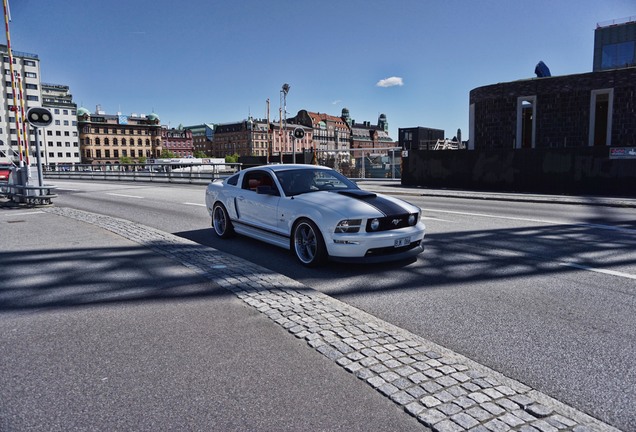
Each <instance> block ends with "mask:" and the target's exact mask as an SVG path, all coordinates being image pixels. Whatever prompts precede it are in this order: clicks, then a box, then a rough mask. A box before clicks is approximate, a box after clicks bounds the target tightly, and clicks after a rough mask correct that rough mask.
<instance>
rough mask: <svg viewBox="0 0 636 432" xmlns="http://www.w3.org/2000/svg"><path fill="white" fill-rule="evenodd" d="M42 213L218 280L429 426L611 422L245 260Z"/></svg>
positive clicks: (442, 429) (159, 236)
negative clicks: (116, 237) (94, 228)
mask: <svg viewBox="0 0 636 432" xmlns="http://www.w3.org/2000/svg"><path fill="white" fill-rule="evenodd" d="M42 211H44V212H48V213H52V214H56V215H59V216H64V217H68V218H72V219H74V220H78V221H82V222H85V223H89V224H92V225H94V226H97V227H100V228H102V229H106V230H108V231H111V232H113V233H116V234H118V235H121V236H123V237H125V238H126V239H128V240H130V241H133V242H136V243H138V244H140V245H143V246H145V247H148V248H149V249H151V250H152V251H154V252H156V253H158V254H161V255H163V256H166V257H168V258H171V259H174V260H176V261H177V262H179V263H181V264H183V265H184V266H186V267H188V268H190V269H191V270H193V271H194V272H196V273H198V274H200V275H202V276H204V277H206V278H207V279H209V280H211V281H212V282H215V283H217V284H219V285H221V286H223V287H224V288H226V289H227V290H229V291H230V292H232V293H234V294H235V295H236V296H237V297H238V298H239V299H241V300H242V301H244V302H245V303H246V304H247V305H250V306H251V307H253V308H255V309H257V310H258V311H259V312H261V313H263V314H265V315H266V316H267V317H269V318H270V319H271V320H272V321H274V322H275V323H277V324H278V325H280V326H281V327H283V328H284V329H285V330H287V331H288V332H289V333H290V334H292V335H294V336H295V337H296V338H299V339H303V340H305V341H306V342H307V345H308V346H309V347H311V348H313V349H315V350H316V351H317V352H319V353H321V354H322V355H324V356H326V357H327V358H329V359H330V360H332V361H333V362H334V363H336V364H337V365H339V366H340V367H342V368H344V369H345V370H347V371H348V372H350V373H351V374H352V375H353V376H355V377H357V378H358V379H361V380H364V381H365V382H367V383H368V384H369V386H370V387H371V388H373V389H375V390H376V391H379V392H380V393H381V394H383V395H384V396H386V397H387V398H390V399H391V400H392V401H393V402H394V403H396V404H397V405H398V406H399V407H401V408H402V409H403V410H404V411H405V412H406V413H408V414H410V415H412V416H414V417H416V418H417V419H418V420H419V421H420V423H422V424H423V425H424V426H426V427H429V428H430V429H432V430H434V431H438V432H447V431H448V432H461V431H475V432H479V431H507V430H511V431H522V432H536V431H540V432H552V431H554V432H556V431H573V432H585V431H598V432H601V431H603V432H604V431H608V432H609V431H617V430H618V429H616V428H614V427H612V426H610V425H607V424H605V423H603V422H601V421H599V420H597V419H594V418H592V417H591V416H589V415H587V414H585V413H583V412H581V411H578V410H576V409H574V408H572V407H569V406H567V405H565V404H562V403H560V402H559V401H557V400H555V399H553V398H551V397H549V396H547V395H545V394H542V393H541V392H538V391H536V390H534V389H532V388H530V387H528V386H526V385H524V384H523V383H520V382H518V381H515V380H513V379H511V378H508V377H506V376H504V375H502V374H500V373H498V372H496V371H494V370H492V369H489V368H487V367H485V366H483V365H480V364H478V363H476V362H474V361H472V360H470V359H468V358H466V357H464V356H462V355H460V354H457V353H455V352H452V351H450V350H448V349H446V348H444V347H441V346H439V345H436V344H434V343H432V342H430V341H427V340H425V339H423V338H421V337H419V336H417V335H414V334H412V333H410V332H408V331H406V330H404V329H401V328H399V327H396V326H393V325H391V324H390V323H387V322H384V321H382V320H380V319H378V318H376V317H374V316H372V315H369V314H367V313H365V312H363V311H361V310H358V309H356V308H353V307H351V306H349V305H347V304H345V303H342V302H340V301H338V300H336V299H333V298H331V297H329V296H327V295H325V294H322V293H320V292H317V291H315V290H313V289H311V288H309V287H306V286H304V285H302V284H300V283H299V282H297V281H295V280H292V279H290V278H287V277H285V276H283V275H280V274H277V273H274V272H272V271H270V270H268V269H265V268H263V267H260V266H258V265H255V264H253V263H251V262H249V261H246V260H243V259H240V258H237V257H233V256H230V255H228V254H225V253H222V252H220V251H218V250H216V249H214V248H211V247H208V246H204V245H200V244H197V243H195V242H192V241H190V240H187V239H183V238H180V237H177V236H175V235H172V234H170V233H166V232H163V231H160V230H156V229H153V228H150V227H147V226H144V225H141V224H137V223H133V222H130V221H127V220H124V219H118V218H114V217H110V216H103V215H99V214H95V213H89V212H84V211H80V210H75V209H70V208H62V207H49V208H43V209H42Z"/></svg>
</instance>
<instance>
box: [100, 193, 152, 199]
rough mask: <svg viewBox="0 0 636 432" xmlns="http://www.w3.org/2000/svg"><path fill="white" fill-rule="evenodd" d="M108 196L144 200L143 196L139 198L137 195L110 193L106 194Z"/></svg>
mask: <svg viewBox="0 0 636 432" xmlns="http://www.w3.org/2000/svg"><path fill="white" fill-rule="evenodd" d="M106 195H112V196H119V197H126V198H141V199H143V197H142V196H137V195H126V194H118V193H108V192H107V193H106Z"/></svg>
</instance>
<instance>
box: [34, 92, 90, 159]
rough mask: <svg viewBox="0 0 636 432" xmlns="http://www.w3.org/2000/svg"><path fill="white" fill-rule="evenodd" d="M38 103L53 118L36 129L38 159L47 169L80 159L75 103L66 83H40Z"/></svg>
mask: <svg viewBox="0 0 636 432" xmlns="http://www.w3.org/2000/svg"><path fill="white" fill-rule="evenodd" d="M41 90H42V106H43V107H44V108H47V109H48V110H49V111H51V114H52V115H53V122H52V123H51V124H50V125H49V126H47V127H45V128H42V131H41V132H40V133H41V134H42V135H41V136H40V141H41V145H42V146H43V147H42V148H41V151H43V153H44V155H43V158H42V162H43V163H44V164H46V165H47V166H48V167H50V168H51V169H55V168H56V167H58V166H60V165H74V164H78V163H80V162H81V155H80V147H79V133H78V130H77V105H76V104H75V102H73V96H72V95H71V93H70V89H69V87H68V86H66V85H60V84H47V83H42V84H41Z"/></svg>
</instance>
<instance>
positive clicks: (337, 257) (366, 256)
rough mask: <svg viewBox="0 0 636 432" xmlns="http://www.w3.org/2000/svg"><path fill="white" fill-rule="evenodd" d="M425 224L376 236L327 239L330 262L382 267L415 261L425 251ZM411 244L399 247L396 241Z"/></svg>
mask: <svg viewBox="0 0 636 432" xmlns="http://www.w3.org/2000/svg"><path fill="white" fill-rule="evenodd" d="M424 232H425V227H424V224H422V223H418V224H417V225H415V226H413V227H409V228H403V229H397V230H391V231H382V232H376V233H358V234H339V235H333V236H331V238H328V239H325V242H326V243H327V244H326V246H327V253H328V254H329V259H331V260H332V261H339V262H362V263H365V262H366V263H379V262H390V261H399V260H404V259H408V258H412V257H414V256H416V255H418V254H420V253H422V252H423V251H424V248H423V245H422V241H423V239H424ZM406 238H408V239H409V240H408V244H406V245H403V244H400V245H399V246H398V247H396V241H398V242H403V240H404V239H406Z"/></svg>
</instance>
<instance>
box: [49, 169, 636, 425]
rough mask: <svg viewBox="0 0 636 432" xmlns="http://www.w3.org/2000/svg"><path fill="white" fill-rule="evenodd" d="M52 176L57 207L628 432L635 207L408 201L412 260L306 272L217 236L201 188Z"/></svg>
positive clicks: (632, 398) (635, 387)
mask: <svg viewBox="0 0 636 432" xmlns="http://www.w3.org/2000/svg"><path fill="white" fill-rule="evenodd" d="M56 184H58V186H59V190H58V194H59V198H58V199H56V201H55V204H56V205H58V206H69V207H74V208H78V209H82V210H88V211H92V212H97V213H103V214H108V215H112V216H116V217H120V218H125V219H129V220H133V221H136V222H140V223H143V224H145V225H149V226H152V227H156V228H158V229H161V230H165V231H168V232H171V233H175V234H178V235H180V236H182V237H185V238H188V239H191V240H195V241H197V242H199V243H202V244H206V245H210V246H212V247H215V248H217V249H219V250H222V251H224V252H227V253H230V254H234V255H237V256H239V257H242V258H245V259H247V260H249V261H252V262H255V263H257V264H259V265H262V266H264V267H267V268H270V269H272V270H274V271H276V272H279V273H281V274H284V275H286V276H289V277H291V278H294V279H296V280H298V281H300V282H302V283H303V284H305V285H308V286H310V287H312V288H314V289H316V290H319V291H322V292H324V293H326V294H328V295H331V296H333V297H335V298H338V299H339V300H342V301H345V302H347V303H349V304H351V305H353V306H355V307H357V308H359V309H362V310H364V311H366V312H369V313H371V314H373V315H375V316H377V317H379V318H381V319H383V320H385V321H388V322H390V323H392V324H395V325H398V326H400V327H402V328H405V329H407V330H409V331H411V332H413V333H415V334H418V335H420V336H422V337H424V338H427V339H429V340H432V341H433V342H436V343H438V344H440V345H442V346H445V347H447V348H449V349H452V350H454V351H456V352H458V353H460V354H463V355H466V356H467V357H469V358H471V359H473V360H475V361H477V362H480V363H482V364H484V365H486V366H489V367H491V368H493V369H495V370H497V371H499V372H501V373H504V374H505V375H508V376H510V377H512V378H514V379H517V380H519V381H521V382H523V383H525V384H527V385H530V386H532V387H534V388H536V389H537V390H540V391H542V392H544V393H546V394H548V395H550V396H552V397H555V398H556V399H559V400H561V401H563V402H565V403H567V404H569V405H572V406H574V407H576V408H578V409H580V410H582V411H584V412H587V413H588V414H590V415H592V416H594V417H597V418H599V419H601V420H603V421H605V422H607V423H609V424H612V425H614V426H616V427H618V428H620V429H623V430H635V429H636V365H635V364H634V362H633V355H634V353H636V330H635V329H636V313H635V311H636V301H635V293H636V217H634V213H635V212H634V209H624V208H612V207H603V206H578V205H577V206H573V205H560V204H539V203H523V202H507V201H476V200H468V199H457V198H439V197H417V196H409V197H408V200H409V201H411V202H413V203H415V204H417V205H419V206H421V207H422V208H423V209H424V217H425V221H426V224H427V228H428V234H427V237H426V238H425V244H426V251H425V253H424V254H422V255H421V256H420V257H419V258H418V259H417V260H414V261H411V262H407V263H397V264H391V265H381V266H373V267H369V266H359V265H355V266H353V265H341V264H332V265H329V266H327V267H325V268H321V269H319V270H307V269H305V268H304V267H302V266H300V265H299V264H297V263H296V262H295V261H294V260H293V258H292V256H291V255H290V254H289V253H288V252H286V251H284V250H282V249H278V248H275V247H272V246H268V245H265V244H261V243H259V242H256V241H253V240H251V239H247V238H241V237H239V238H236V239H233V240H231V241H221V240H218V239H216V238H215V237H214V236H213V234H212V232H211V230H210V229H209V228H208V227H209V216H208V214H207V211H206V210H205V207H203V205H202V204H203V196H204V187H203V186H187V185H153V184H123V183H92V182H90V183H89V182H70V181H68V182H67V181H61V180H60V181H56Z"/></svg>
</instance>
